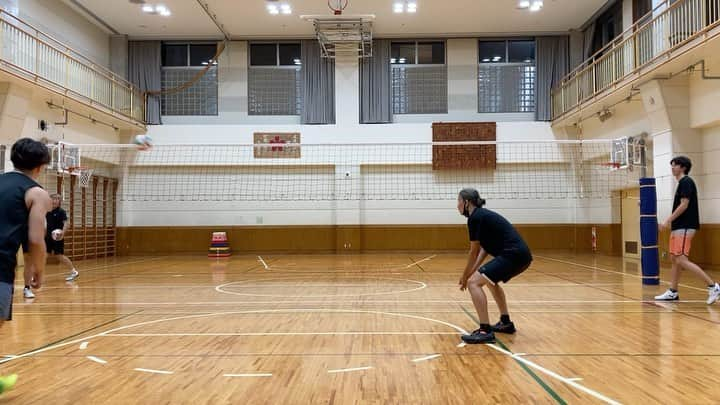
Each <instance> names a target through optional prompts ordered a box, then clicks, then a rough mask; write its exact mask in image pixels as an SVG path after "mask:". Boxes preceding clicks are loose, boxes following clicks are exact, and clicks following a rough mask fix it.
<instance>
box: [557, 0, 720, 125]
mask: <svg viewBox="0 0 720 405" xmlns="http://www.w3.org/2000/svg"><path fill="white" fill-rule="evenodd" d="M718 23H720V0H676V1H674V2H673V1H670V0H665V1H664V2H663V3H661V4H660V5H658V6H657V7H656V8H655V9H654V10H653V11H651V12H650V13H648V14H647V15H645V16H644V17H643V18H641V19H640V20H639V21H638V22H636V23H635V24H633V25H632V26H631V27H630V28H628V29H627V30H625V32H623V33H622V34H620V35H619V36H618V37H617V38H616V39H615V40H614V41H612V42H610V43H609V44H607V45H606V46H605V47H603V48H602V49H600V50H599V51H598V52H596V53H595V54H594V55H593V56H591V57H590V58H589V59H587V60H586V61H585V62H583V63H582V64H581V65H580V66H579V67H578V68H576V69H575V70H573V71H572V72H570V74H568V75H567V76H565V78H564V79H563V80H562V81H561V83H560V85H558V86H557V87H555V88H553V90H552V107H553V119H557V118H559V117H561V116H562V115H563V114H565V113H567V112H569V111H571V110H573V109H574V108H576V107H578V106H579V105H581V104H582V103H584V102H585V101H587V100H589V99H591V98H592V97H595V96H596V95H598V94H599V93H601V92H603V91H605V90H607V89H609V88H610V87H612V86H613V85H615V84H616V83H618V82H620V81H622V80H624V79H626V78H627V77H629V76H630V75H632V74H633V73H635V72H637V71H638V70H639V69H641V68H643V67H646V66H648V65H650V64H652V63H654V62H656V61H657V60H658V58H660V57H661V56H663V55H666V54H668V53H669V52H671V51H672V50H674V49H676V48H678V47H680V46H682V45H684V44H685V43H686V42H688V41H690V40H692V39H695V38H697V37H698V36H699V35H700V34H702V33H703V32H705V31H707V30H709V29H711V28H713V27H715V26H717V25H718Z"/></svg>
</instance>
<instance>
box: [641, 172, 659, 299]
mask: <svg viewBox="0 0 720 405" xmlns="http://www.w3.org/2000/svg"><path fill="white" fill-rule="evenodd" d="M640 243H641V245H642V252H641V259H640V262H641V264H642V275H643V277H642V282H643V284H645V285H658V284H660V276H659V275H660V254H659V252H658V222H657V193H656V190H655V179H654V178H642V179H640Z"/></svg>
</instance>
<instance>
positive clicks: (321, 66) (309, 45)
mask: <svg viewBox="0 0 720 405" xmlns="http://www.w3.org/2000/svg"><path fill="white" fill-rule="evenodd" d="M300 59H301V61H302V78H303V81H302V96H303V103H302V105H303V106H302V114H301V115H300V119H301V122H302V123H303V124H334V123H335V61H334V60H332V59H327V58H323V57H322V56H321V53H320V44H319V43H318V41H317V40H316V39H312V40H303V41H302V42H301V51H300Z"/></svg>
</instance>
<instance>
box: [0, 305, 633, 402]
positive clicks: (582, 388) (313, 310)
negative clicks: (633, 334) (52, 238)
mask: <svg viewBox="0 0 720 405" xmlns="http://www.w3.org/2000/svg"><path fill="white" fill-rule="evenodd" d="M277 312H295V313H367V314H376V315H387V316H394V317H400V318H409V319H418V320H425V321H428V322H434V323H439V324H441V325H445V326H448V327H450V328H451V329H454V330H456V331H458V332H459V333H460V334H468V331H466V330H465V329H463V328H462V327H460V326H457V325H455V324H452V323H449V322H445V321H442V320H439V319H433V318H427V317H423V316H417V315H410V314H403V313H393V312H383V311H369V310H351V309H318V308H305V309H295V310H289V309H281V310H276V309H264V310H251V311H230V312H216V313H207V314H198V315H186V316H179V317H172V318H162V319H156V320H152V321H145V322H139V323H136V324H132V325H125V326H120V327H117V328H113V329H110V330H107V331H105V332H101V333H98V334H95V335H92V336H88V337H84V338H81V339H75V340H71V341H68V342H64V343H58V344H55V345H51V346H47V347H44V348H41V349H37V350H33V351H31V352H27V353H23V354H21V355H17V356H15V357H12V358H6V359H2V360H0V364H2V363H7V362H10V361H14V360H17V359H21V358H25V357H30V356H34V355H35V354H38V353H43V352H46V351H49V350H54V349H57V348H60V347H65V346H68V345H73V344H76V343H78V342H81V341H85V340H90V339H94V338H98V337H103V336H106V335H108V334H111V333H114V332H118V331H121V330H127V329H130V328H136V327H141V326H146V325H153V324H157V323H162V322H169V321H175V320H185V319H195V318H205V317H212V316H223V315H239V314H253V313H256V314H260V313H265V314H267V313H277ZM486 346H487V347H490V348H493V349H494V350H496V351H498V352H499V353H502V354H505V355H506V356H509V357H511V358H513V359H515V360H517V361H520V362H522V363H524V364H526V365H527V366H529V367H532V368H534V369H536V370H538V371H540V372H542V373H543V374H546V375H548V376H551V377H553V378H555V379H557V380H558V381H560V382H563V383H565V384H568V385H570V386H572V387H574V388H576V389H578V390H580V391H583V392H585V393H586V394H588V395H591V396H593V397H595V398H598V399H600V400H602V401H605V402H607V403H609V404H612V405H617V404H619V402H617V401H615V400H613V399H610V398H608V397H606V396H604V395H602V394H600V393H599V392H597V391H594V390H592V389H590V388H587V387H585V386H583V385H582V384H579V383H577V382H575V381H570V380H569V379H568V378H566V377H563V376H561V375H559V374H557V373H555V372H553V371H551V370H548V369H546V368H544V367H542V366H540V365H538V364H536V363H534V362H532V361H530V360H527V359H524V358H522V357H520V356H516V355H514V354H513V353H512V352H510V351H507V350H504V349H501V348H500V347H498V346H497V345H494V344H490V345H486ZM135 370H138V369H135ZM144 370H145V369H142V370H138V371H144ZM154 371H158V370H154ZM151 372H152V371H151ZM164 373H170V374H172V372H164Z"/></svg>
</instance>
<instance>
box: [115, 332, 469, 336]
mask: <svg viewBox="0 0 720 405" xmlns="http://www.w3.org/2000/svg"><path fill="white" fill-rule="evenodd" d="M335 335H337V336H346V335H367V336H396V335H399V336H406V335H407V336H415V335H417V336H423V335H428V336H442V335H453V336H457V332H237V333H222V332H220V333H107V334H105V335H103V336H116V337H187V336H193V337H201V336H210V337H212V336H335Z"/></svg>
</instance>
